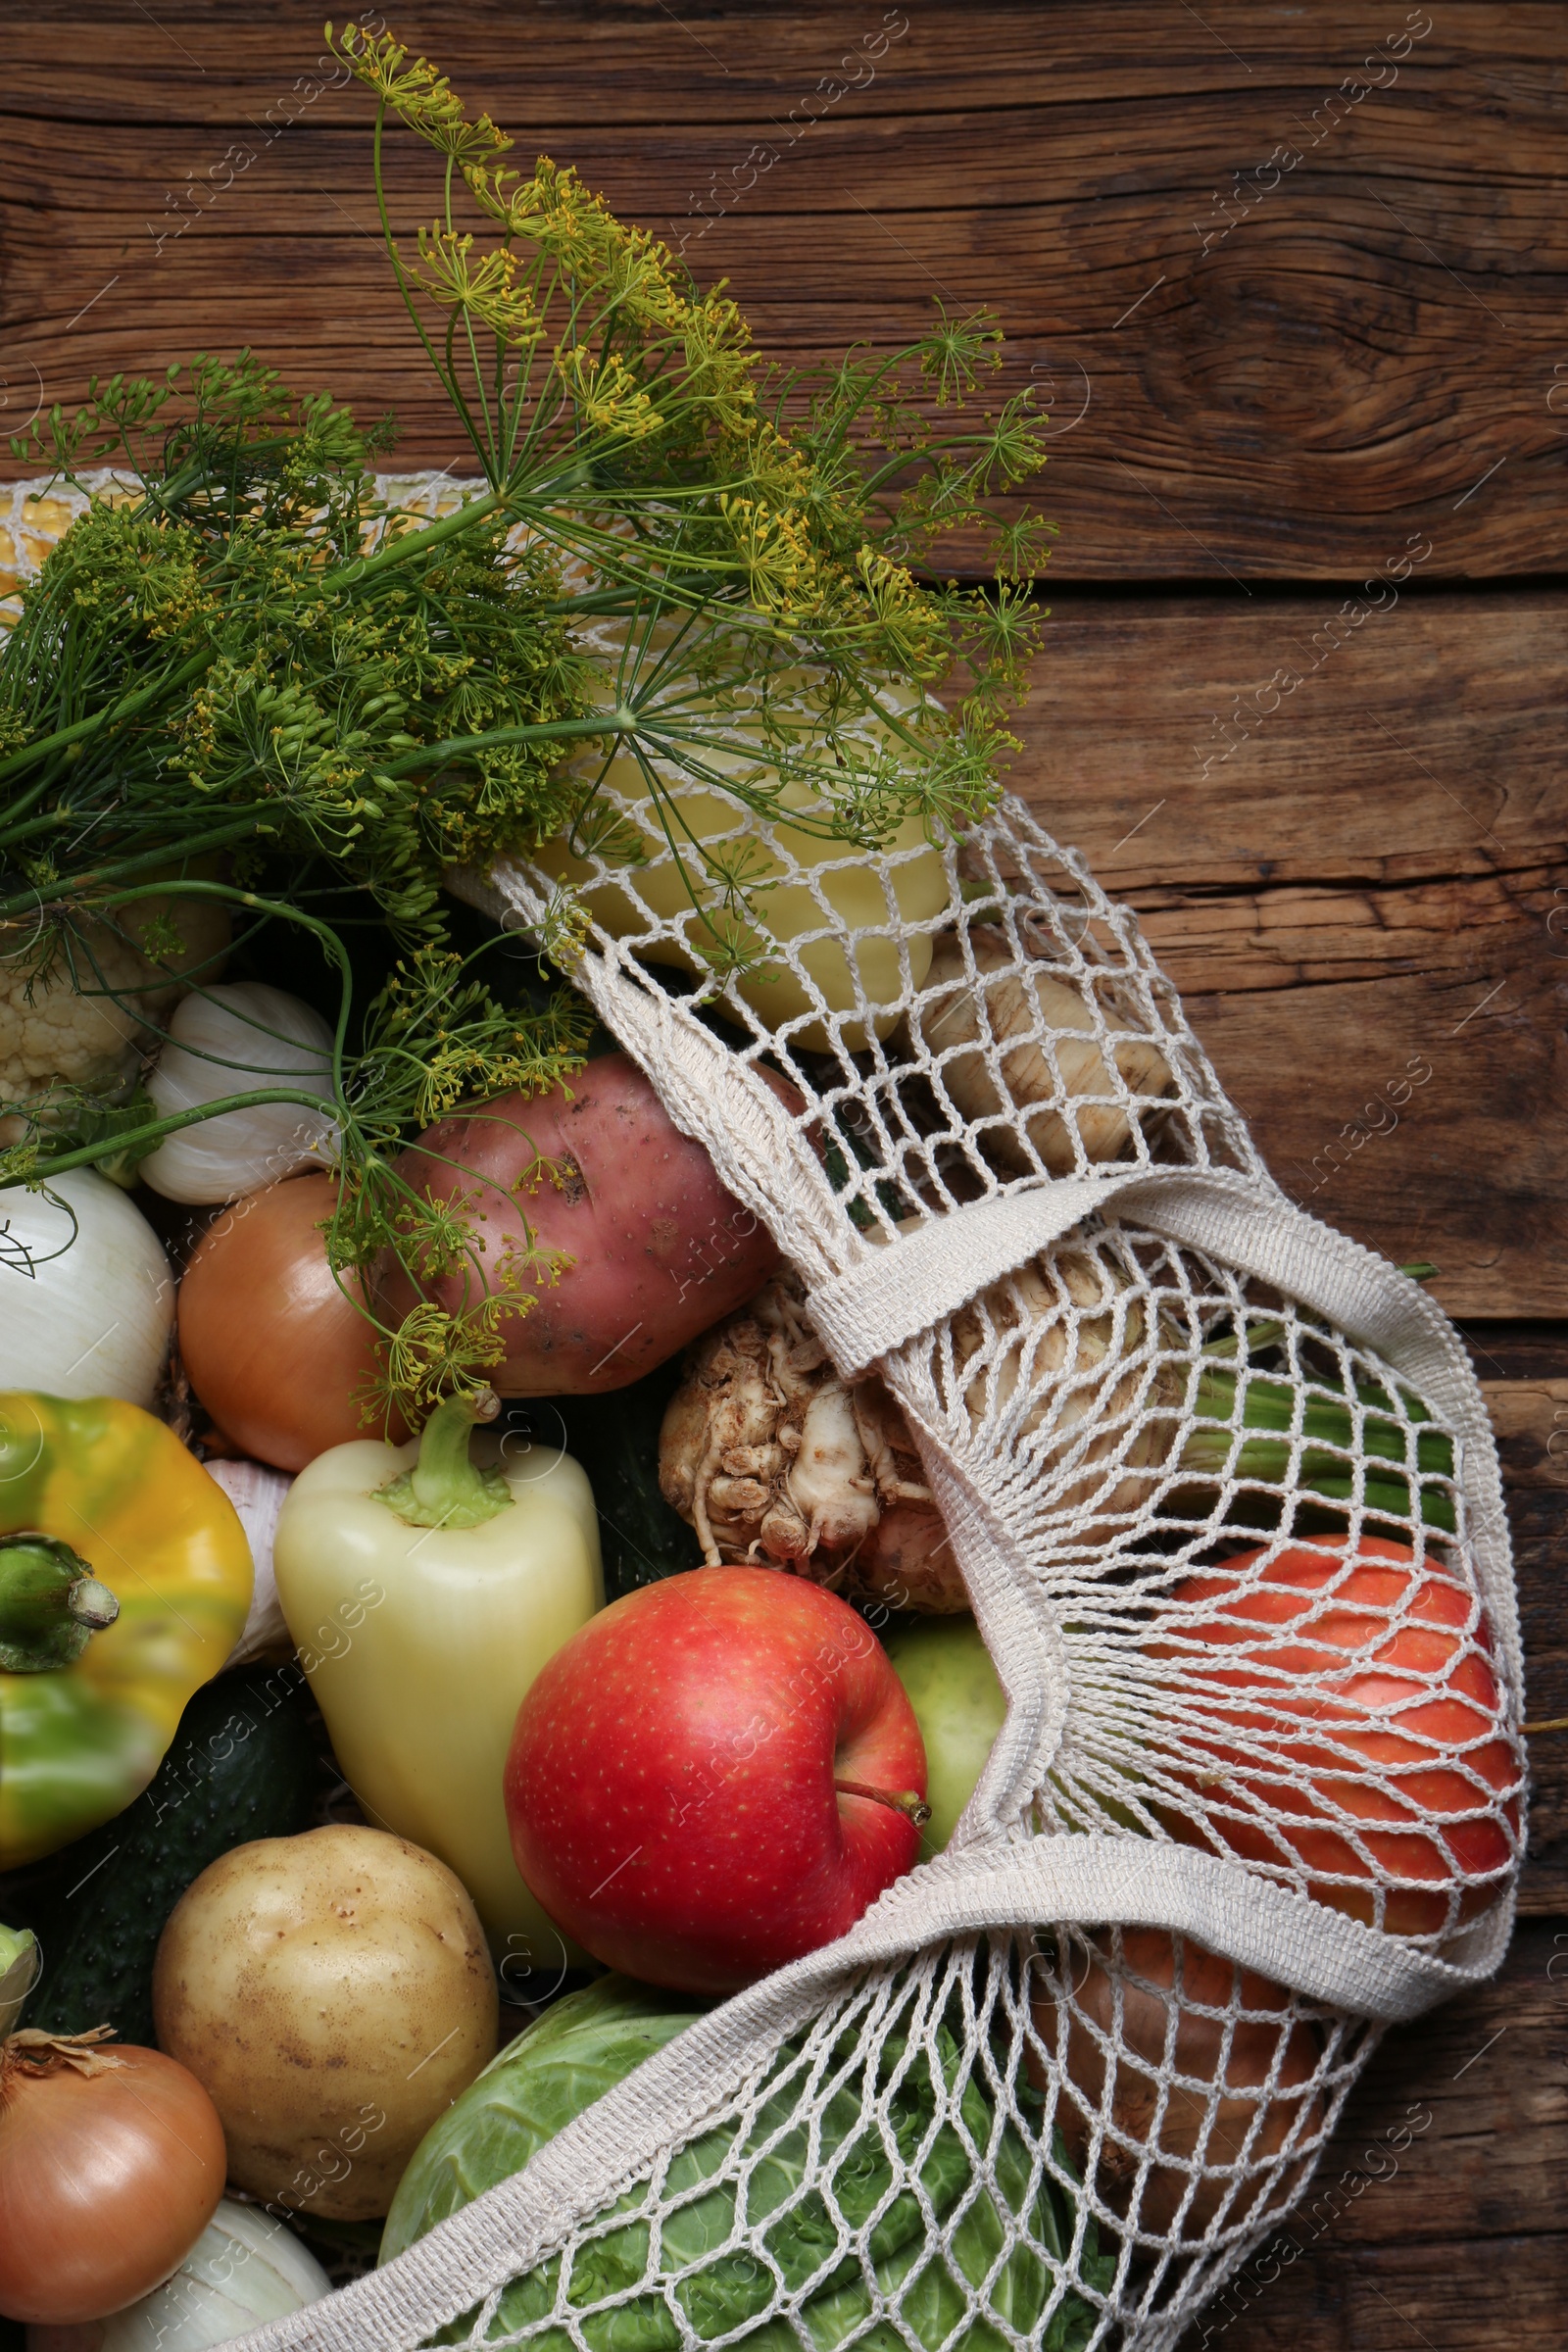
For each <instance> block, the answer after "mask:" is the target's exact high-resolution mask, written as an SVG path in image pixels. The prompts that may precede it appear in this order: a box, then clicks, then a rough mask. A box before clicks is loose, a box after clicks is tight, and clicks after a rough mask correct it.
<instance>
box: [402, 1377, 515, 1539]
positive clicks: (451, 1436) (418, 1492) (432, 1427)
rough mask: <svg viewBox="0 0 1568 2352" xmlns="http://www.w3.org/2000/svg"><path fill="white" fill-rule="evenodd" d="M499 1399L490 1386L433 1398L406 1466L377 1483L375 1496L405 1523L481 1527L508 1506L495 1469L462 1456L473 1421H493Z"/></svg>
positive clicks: (509, 1491)
mask: <svg viewBox="0 0 1568 2352" xmlns="http://www.w3.org/2000/svg"><path fill="white" fill-rule="evenodd" d="M500 1410H501V1399H500V1397H497V1396H496V1395H495V1393H494V1392H493V1391H492V1390H490V1389H481V1390H479V1391H478V1393H477V1394H471V1393H470V1394H467V1395H464V1396H460V1397H447V1398H446V1399H445V1401H444V1402H443V1403H441V1404H438V1405H437V1406H436V1408H435V1411H434V1412H433V1413H432V1414H431V1415H430V1418H429V1420H428V1421H427V1422H426V1423H425V1425H424V1432H423V1435H422V1436H421V1437H420V1439H419V1458H418V1460H417V1462H416V1463H415V1465H414V1468H413V1469H412V1470H405V1471H403V1472H401V1473H400V1475H399V1476H398V1477H397V1478H394V1479H390V1480H388V1482H387V1484H386V1485H385V1486H384V1487H377V1489H376V1491H375V1499H376V1501H377V1502H384V1503H385V1504H386V1507H387V1509H388V1510H389V1511H396V1513H397V1515H398V1517H399V1518H400V1519H401V1520H403V1521H404V1522H405V1524H406V1525H407V1526H409V1527H482V1526H483V1524H484V1522H485V1521H486V1520H487V1519H494V1518H495V1517H496V1515H497V1513H498V1512H500V1511H505V1510H508V1509H510V1507H511V1505H512V1503H513V1501H514V1495H513V1493H512V1489H511V1488H510V1487H509V1486H508V1484H507V1482H506V1480H505V1478H504V1477H503V1476H502V1474H501V1472H500V1471H499V1470H480V1469H478V1468H477V1467H476V1466H475V1464H474V1463H472V1462H471V1461H470V1460H469V1459H468V1439H469V1436H470V1434H471V1432H472V1429H473V1425H474V1423H475V1422H476V1421H493V1420H494V1419H495V1417H496V1415H497V1413H499V1412H500Z"/></svg>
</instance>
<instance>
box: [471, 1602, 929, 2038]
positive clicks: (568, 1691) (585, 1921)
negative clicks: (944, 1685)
mask: <svg viewBox="0 0 1568 2352" xmlns="http://www.w3.org/2000/svg"><path fill="white" fill-rule="evenodd" d="M924 1796H925V1750H924V1748H923V1746H922V1745H921V1741H920V1730H919V1726H918V1724H917V1723H916V1722H915V1719H914V1712H913V1709H912V1708H911V1707H910V1705H909V1702H908V1699H907V1697H906V1696H905V1693H904V1689H903V1686H902V1685H901V1683H900V1681H899V1678H898V1676H897V1675H896V1674H895V1673H894V1671H893V1667H892V1664H891V1662H890V1660H889V1658H888V1656H887V1653H886V1651H885V1650H884V1649H883V1647H882V1645H881V1643H880V1642H878V1641H877V1639H876V1637H875V1635H874V1634H873V1633H872V1632H871V1631H870V1629H869V1627H868V1626H867V1625H866V1624H865V1623H864V1621H863V1620H862V1619H861V1618H859V1617H858V1616H857V1615H856V1614H855V1611H854V1610H853V1609H851V1608H849V1607H847V1606H846V1604H845V1603H844V1602H843V1601H842V1600H839V1599H837V1598H836V1597H835V1595H834V1594H833V1593H824V1592H823V1591H821V1590H820V1589H819V1588H818V1587H817V1586H815V1585H811V1584H808V1583H806V1582H805V1581H804V1580H803V1579H800V1578H796V1577H792V1576H788V1575H785V1574H784V1573H782V1572H781V1571H780V1570H777V1569H772V1568H694V1569H692V1570H690V1571H689V1572H688V1573H687V1574H686V1575H684V1576H671V1577H667V1578H665V1580H664V1581H663V1582H662V1584H657V1585H649V1586H646V1587H644V1589H643V1590H642V1591H641V1592H638V1593H628V1594H627V1595H626V1597H625V1598H624V1599H623V1600H617V1601H616V1602H614V1603H613V1606H612V1607H610V1608H608V1609H605V1610H604V1611H602V1613H601V1614H600V1615H599V1616H597V1617H595V1618H592V1619H591V1620H590V1621H589V1623H588V1624H587V1625H585V1626H584V1627H583V1628H582V1630H581V1632H580V1633H577V1634H574V1635H573V1636H572V1638H571V1640H570V1641H569V1642H566V1644H565V1645H564V1648H562V1649H559V1650H557V1652H556V1654H555V1656H554V1657H553V1658H551V1659H550V1661H549V1662H548V1664H547V1665H546V1666H545V1667H544V1669H543V1671H542V1672H541V1673H540V1675H539V1677H538V1679H537V1680H536V1681H535V1683H534V1685H533V1687H532V1689H531V1690H530V1691H529V1692H528V1695H527V1697H526V1698H525V1699H524V1700H523V1702H522V1705H521V1707H520V1708H519V1709H518V1712H517V1724H516V1730H515V1733H514V1734H513V1740H512V1752H511V1755H510V1756H509V1758H508V1760H507V1773H506V1797H507V1815H508V1819H509V1820H510V1822H511V1824H512V1846H513V1851H514V1853H515V1855H516V1858H517V1868H518V1869H519V1870H520V1871H521V1873H522V1875H523V1877H524V1878H525V1879H526V1880H527V1882H528V1885H529V1886H530V1887H532V1888H533V1890H534V1892H535V1894H536V1895H537V1896H538V1897H539V1900H540V1901H541V1902H542V1903H543V1904H544V1906H545V1909H546V1910H547V1911H548V1912H549V1913H550V1915H551V1917H552V1918H553V1919H554V1920H555V1921H556V1922H557V1924H558V1925H559V1926H560V1927H561V1928H562V1929H563V1930H564V1932H565V1933H566V1934H567V1935H568V1936H575V1938H576V1939H577V1941H578V1942H579V1943H581V1944H583V1945H585V1946H586V1947H587V1949H588V1950H589V1951H590V1952H592V1953H593V1955H594V1957H595V1958H596V1959H598V1960H603V1961H604V1962H605V1963H606V1964H607V1966H609V1967H611V1968H617V1969H621V1970H623V1971H624V1972H625V1973H626V1974H627V1975H628V1976H633V1977H640V1978H642V1979H643V1980H644V1981H645V1982H646V1983H648V1984H652V1985H669V1986H672V1987H673V1988H675V1989H676V1990H678V1991H681V1992H733V1991H735V1990H736V1989H737V1988H738V1987H739V1986H740V1985H749V1984H751V1983H752V1982H753V1980H754V1979H755V1978H757V1977H761V1976H765V1975H766V1974H767V1973H768V1971H769V1970H770V1969H775V1968H781V1967H782V1966H783V1965H784V1963H785V1962H786V1961H788V1960H796V1959H799V1957H800V1955H801V1954H802V1953H803V1952H809V1951H814V1950H815V1949H816V1947H817V1946H818V1945H819V1944H823V1943H828V1942H831V1941H832V1939H833V1938H834V1937H835V1936H842V1935H843V1934H844V1932H845V1931H846V1929H848V1928H850V1927H851V1926H853V1924H854V1923H855V1921H856V1920H858V1918H859V1916H860V1914H861V1912H862V1911H864V1910H865V1909H866V1907H867V1905H868V1904H870V1903H872V1902H874V1901H875V1899H876V1897H877V1896H878V1895H879V1894H880V1893H881V1892H882V1890H883V1888H884V1887H889V1886H891V1885H892V1883H893V1881H894V1880H895V1879H897V1878H902V1876H903V1875H904V1873H905V1872H906V1871H907V1870H908V1869H909V1868H910V1866H911V1865H912V1863H913V1861H914V1859H915V1853H916V1849H917V1847H918V1844H919V1823H920V1821H921V1820H922V1819H923V1818H924V1817H925V1807H924V1803H923V1799H924Z"/></svg>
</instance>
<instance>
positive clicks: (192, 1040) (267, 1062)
mask: <svg viewBox="0 0 1568 2352" xmlns="http://www.w3.org/2000/svg"><path fill="white" fill-rule="evenodd" d="M290 1084H303V1085H304V1086H305V1087H306V1088H307V1089H308V1090H311V1091H319V1093H321V1094H323V1095H325V1094H329V1093H330V1092H331V1084H332V1032H331V1030H330V1029H329V1028H328V1027H327V1025H326V1023H325V1021H323V1020H322V1018H321V1016H320V1014H319V1012H314V1011H313V1010H312V1009H311V1007H310V1005H306V1004H302V1003H301V1001H300V999H299V998H298V997H291V996H288V995H286V994H285V992H284V991H283V990H282V989H280V988H268V987H267V986H266V985H265V984H264V983H263V982H262V981H260V980H236V981H232V982H230V983H227V984H225V985H224V986H223V987H221V988H209V989H206V990H204V991H203V992H202V993H201V994H200V995H197V996H189V997H186V998H185V1000H184V1002H183V1003H182V1004H181V1005H177V1006H176V1008H175V1010H174V1012H173V1014H172V1018H171V1020H170V1024H169V1043H168V1044H167V1045H166V1046H165V1048H164V1050H163V1052H162V1053H161V1054H159V1056H158V1059H157V1061H156V1062H155V1063H154V1065H153V1067H152V1069H151V1071H150V1072H149V1074H148V1078H147V1092H148V1094H149V1095H150V1096H151V1097H152V1099H153V1102H154V1103H155V1104H156V1105H157V1109H158V1115H159V1117H160V1118H169V1117H171V1116H172V1114H173V1113H174V1112H176V1111H181V1110H194V1109H196V1108H197V1107H198V1105H199V1104H201V1103H217V1102H221V1100H222V1098H223V1097H224V1096H225V1095H242V1094H246V1093H248V1092H250V1091H251V1090H252V1089H256V1088H262V1087H267V1086H288V1085H290ZM335 1133H336V1129H335V1127H334V1124H333V1122H332V1120H331V1119H329V1118H328V1117H327V1116H326V1114H325V1113H324V1112H322V1111H318V1110H312V1109H311V1108H309V1106H308V1105H307V1104H305V1103H257V1104H255V1105H254V1107H253V1108H251V1109H249V1110H221V1111H220V1112H219V1113H218V1114H217V1116H216V1117H214V1118H211V1119H203V1120H201V1121H200V1122H199V1123H198V1124H197V1125H195V1126H193V1127H185V1128H182V1129H181V1130H180V1131H179V1133H178V1134H177V1135H170V1136H166V1137H165V1138H164V1141H163V1142H162V1143H161V1144H160V1145H159V1147H158V1149H157V1151H156V1152H151V1153H149V1155H148V1156H147V1158H146V1159H144V1160H143V1161H142V1163H141V1165H140V1167H139V1168H138V1169H137V1171H136V1172H137V1174H138V1175H139V1176H140V1178H141V1180H142V1182H143V1183H144V1184H150V1185H151V1186H152V1188H153V1190H154V1192H155V1193H162V1194H164V1195H165V1197H166V1198H167V1199H168V1200H171V1201H236V1200H238V1198H239V1196H240V1195H241V1193H253V1192H255V1191H256V1190H257V1188H258V1186H260V1185H264V1184H270V1183H276V1182H277V1181H278V1179H279V1178H281V1177H284V1176H292V1175H293V1174H294V1172H295V1170H296V1169H297V1168H304V1167H309V1166H310V1165H311V1163H312V1162H313V1161H315V1160H324V1159H329V1158H330V1157H331V1155H332V1139H333V1136H334V1134H335Z"/></svg>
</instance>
